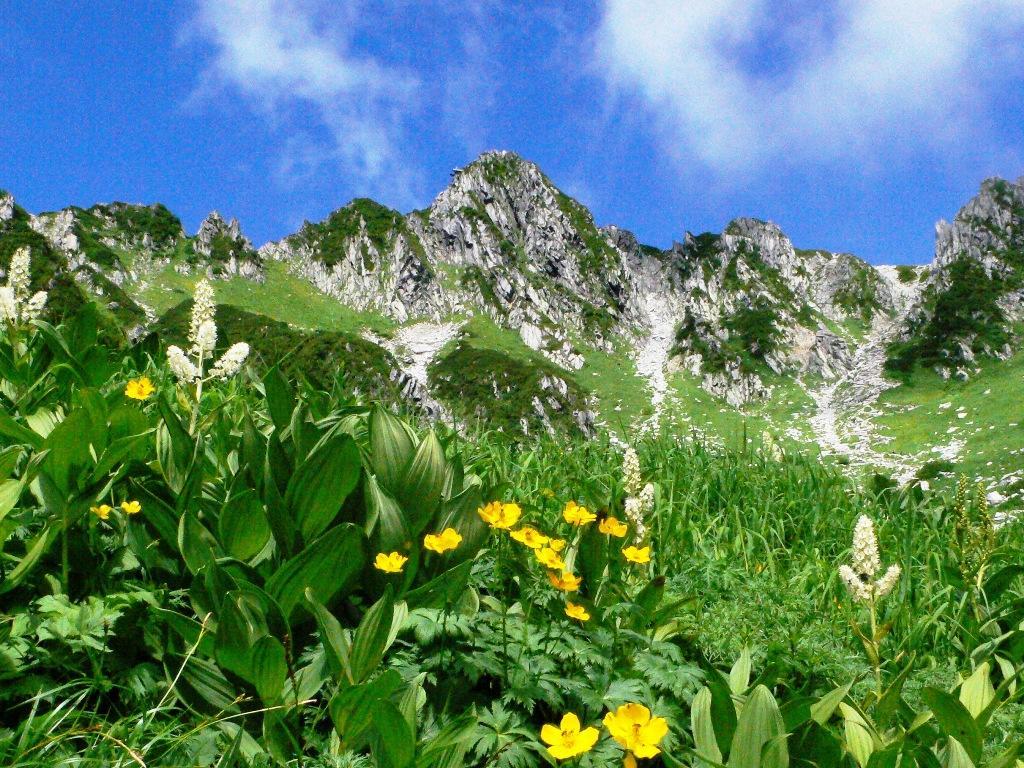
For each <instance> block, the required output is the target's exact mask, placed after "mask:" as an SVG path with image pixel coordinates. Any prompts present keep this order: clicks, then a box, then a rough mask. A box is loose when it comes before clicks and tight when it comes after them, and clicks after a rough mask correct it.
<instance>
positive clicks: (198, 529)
mask: <svg viewBox="0 0 1024 768" xmlns="http://www.w3.org/2000/svg"><path fill="white" fill-rule="evenodd" d="M216 547H217V540H216V538H214V536H213V534H212V533H210V532H209V531H208V530H207V529H206V526H204V525H203V524H202V523H200V522H199V519H198V518H197V517H196V516H195V515H193V514H192V513H191V512H185V513H184V514H183V515H182V516H181V519H180V520H179V521H178V550H179V551H180V552H181V557H182V559H183V560H184V561H185V566H186V567H187V568H188V569H189V571H190V572H192V573H199V571H200V570H201V569H202V568H203V566H205V565H209V564H210V563H212V562H213V561H214V560H215V559H216V557H217V556H216V554H215V551H216Z"/></svg>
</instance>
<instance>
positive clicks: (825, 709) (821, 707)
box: [811, 682, 853, 725]
mask: <svg viewBox="0 0 1024 768" xmlns="http://www.w3.org/2000/svg"><path fill="white" fill-rule="evenodd" d="M852 687H853V683H852V682H850V683H847V684H846V685H841V686H839V687H838V688H836V689H835V690H833V691H829V692H828V693H826V694H825V695H824V696H822V697H821V698H820V699H818V701H816V702H815V703H814V704H813V705H811V719H812V720H813V721H814V722H816V723H817V724H818V725H824V724H825V723H827V722H828V721H829V720H830V719H831V718H832V714H833V713H834V712H835V711H836V707H838V706H839V704H840V702H842V701H843V700H844V699H845V698H846V695H847V694H848V693H849V692H850V688H852Z"/></svg>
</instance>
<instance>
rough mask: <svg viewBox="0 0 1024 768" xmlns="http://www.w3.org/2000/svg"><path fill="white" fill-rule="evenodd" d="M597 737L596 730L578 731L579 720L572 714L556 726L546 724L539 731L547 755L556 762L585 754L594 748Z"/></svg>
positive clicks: (585, 729)
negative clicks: (546, 747) (546, 748)
mask: <svg viewBox="0 0 1024 768" xmlns="http://www.w3.org/2000/svg"><path fill="white" fill-rule="evenodd" d="M598 735H599V734H598V732H597V728H584V729H583V730H580V719H579V718H578V717H576V715H574V714H573V713H572V712H570V713H569V714H567V715H566V716H565V717H563V718H562V722H561V723H559V724H558V725H550V724H548V725H545V726H544V727H543V728H541V729H540V738H541V740H542V741H543V742H544V743H545V744H547V745H548V753H549V754H550V755H551V756H552V757H553V758H555V759H556V760H568V759H569V758H571V757H577V756H578V755H583V754H586V753H587V752H589V751H590V750H592V749H593V748H594V745H595V744H596V743H597V737H598Z"/></svg>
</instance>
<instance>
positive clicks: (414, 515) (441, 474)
mask: <svg viewBox="0 0 1024 768" xmlns="http://www.w3.org/2000/svg"><path fill="white" fill-rule="evenodd" d="M446 468H447V462H446V461H445V457H444V448H443V447H442V446H441V443H440V441H439V440H438V439H437V435H435V434H434V432H433V430H431V431H430V432H428V433H427V435H426V437H424V438H423V440H421V441H420V444H419V446H418V447H417V448H416V453H415V454H414V455H413V458H412V461H411V462H410V464H409V467H408V469H407V470H406V472H405V474H404V475H403V476H402V479H401V482H400V483H399V486H398V487H397V488H396V489H395V490H394V494H395V498H397V499H398V502H399V503H400V504H401V505H402V508H403V509H404V510H405V511H406V513H407V515H408V517H409V528H410V530H411V531H412V533H413V535H418V534H419V533H420V532H421V531H422V530H423V529H424V528H425V527H426V526H427V524H428V523H429V522H430V521H431V519H432V518H433V517H434V513H435V512H437V507H438V505H439V504H440V503H441V494H442V492H443V491H444V482H445V474H446Z"/></svg>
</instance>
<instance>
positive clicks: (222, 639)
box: [216, 592, 267, 682]
mask: <svg viewBox="0 0 1024 768" xmlns="http://www.w3.org/2000/svg"><path fill="white" fill-rule="evenodd" d="M266 633H267V625H266V620H265V619H264V617H263V616H262V612H261V611H260V609H259V606H257V605H255V604H254V603H253V602H252V601H249V600H246V598H245V596H244V595H241V594H239V593H238V592H231V593H229V594H228V595H227V596H226V597H225V599H224V601H223V603H221V606H220V611H219V612H218V613H217V641H216V649H217V651H216V654H217V663H218V664H220V666H221V667H223V668H224V669H226V670H228V671H230V672H234V673H235V674H236V675H238V676H239V677H241V678H243V679H245V680H248V681H249V682H254V673H255V670H254V668H253V654H252V650H253V646H254V645H255V644H256V642H257V641H258V640H259V639H260V638H261V637H264V636H265V635H266Z"/></svg>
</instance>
